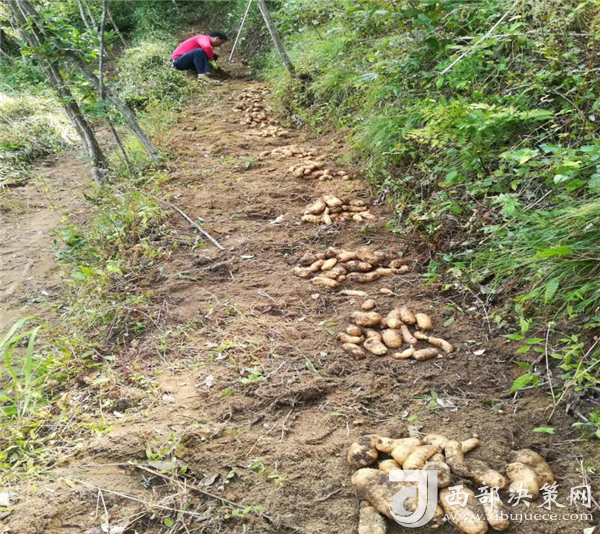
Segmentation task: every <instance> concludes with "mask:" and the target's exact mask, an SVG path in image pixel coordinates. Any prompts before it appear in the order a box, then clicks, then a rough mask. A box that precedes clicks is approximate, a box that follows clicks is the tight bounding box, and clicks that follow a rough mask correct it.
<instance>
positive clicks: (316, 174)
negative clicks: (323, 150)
mask: <svg viewBox="0 0 600 534" xmlns="http://www.w3.org/2000/svg"><path fill="white" fill-rule="evenodd" d="M288 171H289V172H291V173H292V174H293V175H294V177H296V178H310V179H314V178H316V179H317V180H319V181H320V182H323V181H325V180H331V179H332V178H333V171H332V170H331V169H329V168H327V167H325V162H324V161H308V162H306V163H303V164H302V165H292V166H291V167H290V168H289V169H288Z"/></svg>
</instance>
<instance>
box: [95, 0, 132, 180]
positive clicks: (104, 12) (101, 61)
mask: <svg viewBox="0 0 600 534" xmlns="http://www.w3.org/2000/svg"><path fill="white" fill-rule="evenodd" d="M107 13H108V0H102V19H101V20H100V57H99V58H98V84H99V85H100V98H101V99H102V100H104V99H105V94H106V91H105V88H104V30H105V28H106V15H107ZM106 122H108V127H109V128H110V131H111V132H112V134H113V137H114V138H115V141H116V143H117V146H118V147H119V149H120V150H121V154H123V160H124V161H125V165H126V167H127V170H128V171H129V172H131V164H130V162H129V157H128V156H127V150H125V146H124V145H123V143H122V142H121V138H120V137H119V134H118V133H117V130H116V128H115V126H114V124H113V122H112V120H110V117H106Z"/></svg>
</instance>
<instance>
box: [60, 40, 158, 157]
mask: <svg viewBox="0 0 600 534" xmlns="http://www.w3.org/2000/svg"><path fill="white" fill-rule="evenodd" d="M63 52H65V53H66V54H68V56H69V57H70V58H71V59H73V61H74V62H75V64H76V65H77V66H78V67H79V68H80V69H81V72H82V74H83V75H84V76H85V77H86V78H87V79H88V80H90V81H91V82H92V83H93V84H94V87H95V88H96V91H98V93H100V82H99V81H98V77H97V76H96V75H94V73H93V72H92V71H91V69H90V67H89V65H88V64H87V63H86V62H85V61H84V60H83V59H81V58H80V57H79V56H78V55H77V54H74V53H73V52H71V51H69V50H63ZM104 97H105V98H106V100H107V101H108V102H110V103H111V104H112V105H113V106H114V107H115V108H117V109H118V110H119V111H120V112H121V113H122V115H123V116H124V117H125V120H126V121H127V124H128V125H129V128H131V130H132V131H133V133H134V134H135V135H136V137H137V138H138V139H139V140H140V142H141V143H142V145H143V146H144V148H145V149H146V152H147V153H148V155H149V156H150V157H151V158H152V159H153V160H154V161H159V160H160V155H159V153H158V150H156V147H155V146H154V145H153V144H152V141H150V139H149V138H148V136H147V135H146V134H145V133H144V130H142V127H141V126H140V124H139V122H138V121H137V119H136V117H135V114H134V113H133V111H131V109H130V108H129V106H128V105H127V104H125V102H123V101H122V100H121V99H120V98H119V97H118V96H117V95H115V94H113V93H112V92H111V91H110V90H109V89H108V88H107V87H104Z"/></svg>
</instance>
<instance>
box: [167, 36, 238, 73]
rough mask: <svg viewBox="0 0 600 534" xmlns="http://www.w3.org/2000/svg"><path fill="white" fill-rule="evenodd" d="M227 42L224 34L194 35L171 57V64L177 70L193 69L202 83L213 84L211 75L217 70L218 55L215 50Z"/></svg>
mask: <svg viewBox="0 0 600 534" xmlns="http://www.w3.org/2000/svg"><path fill="white" fill-rule="evenodd" d="M225 41H227V35H225V34H224V33H223V32H210V33H209V34H208V35H194V36H193V37H190V38H189V39H187V40H185V41H183V43H181V44H180V45H179V46H178V47H177V48H176V49H175V51H174V52H173V54H172V55H171V64H172V65H173V67H175V68H176V69H177V70H191V69H193V70H194V71H195V72H196V74H197V75H198V80H199V81H202V82H212V81H214V80H212V79H211V78H210V76H211V74H212V73H213V72H214V71H215V70H217V69H218V68H219V67H217V58H218V57H219V56H217V54H215V53H214V51H213V48H217V47H219V46H221V45H222V44H223V43H224V42H225Z"/></svg>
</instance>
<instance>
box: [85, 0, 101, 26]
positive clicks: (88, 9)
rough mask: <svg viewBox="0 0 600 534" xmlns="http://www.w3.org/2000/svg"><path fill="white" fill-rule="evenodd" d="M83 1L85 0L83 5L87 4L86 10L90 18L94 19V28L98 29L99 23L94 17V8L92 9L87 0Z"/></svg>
mask: <svg viewBox="0 0 600 534" xmlns="http://www.w3.org/2000/svg"><path fill="white" fill-rule="evenodd" d="M81 1H82V2H83V5H84V6H85V10H86V11H87V14H88V17H90V20H91V21H92V24H93V28H94V30H96V31H98V24H96V19H94V15H93V13H92V10H91V9H90V5H89V4H88V3H87V1H86V0H81Z"/></svg>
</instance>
